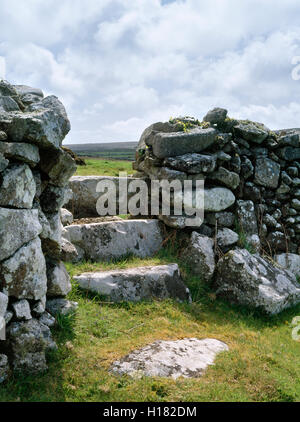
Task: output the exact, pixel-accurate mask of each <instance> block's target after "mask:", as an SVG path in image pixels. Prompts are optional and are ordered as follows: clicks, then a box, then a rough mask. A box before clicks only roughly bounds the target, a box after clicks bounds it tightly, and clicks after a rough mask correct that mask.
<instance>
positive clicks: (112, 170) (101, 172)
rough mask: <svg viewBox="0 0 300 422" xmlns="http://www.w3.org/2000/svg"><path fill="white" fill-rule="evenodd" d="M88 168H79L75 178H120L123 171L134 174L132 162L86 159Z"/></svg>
mask: <svg viewBox="0 0 300 422" xmlns="http://www.w3.org/2000/svg"><path fill="white" fill-rule="evenodd" d="M85 162H86V166H78V167H77V171H76V173H75V176H117V177H118V176H119V173H120V172H121V171H126V172H127V173H128V175H129V174H133V173H134V171H133V170H132V162H131V161H124V160H109V159H107V160H106V159H99V158H98V159H97V158H85Z"/></svg>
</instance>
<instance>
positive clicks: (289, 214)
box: [134, 108, 300, 255]
mask: <svg viewBox="0 0 300 422" xmlns="http://www.w3.org/2000/svg"><path fill="white" fill-rule="evenodd" d="M299 133H300V130H299V129H287V130H278V131H271V130H270V129H269V128H267V127H266V126H265V125H263V124H261V123H257V122H252V121H249V120H236V119H231V118H229V117H228V116H227V110H225V109H220V108H218V109H214V110H211V111H210V112H208V113H207V115H206V116H205V117H204V118H203V120H202V121H201V122H200V121H199V120H196V119H194V118H189V117H183V118H178V119H170V121H169V122H165V123H162V122H158V123H154V124H153V125H151V126H150V127H148V128H147V129H146V130H145V131H144V132H143V134H142V136H141V139H140V142H139V145H138V148H137V154H136V161H135V163H134V169H135V170H137V171H138V174H137V175H139V176H140V177H143V178H145V177H146V178H147V179H148V180H149V181H151V180H152V179H155V180H162V179H167V180H169V181H172V180H176V179H177V180H182V181H183V180H188V179H189V180H191V179H192V180H197V179H199V180H200V179H204V181H205V219H204V223H203V224H202V225H201V226H200V227H186V224H185V223H186V216H184V215H183V216H176V215H173V216H164V215H160V216H159V218H160V219H161V220H163V221H164V222H165V224H167V225H169V226H171V227H175V228H178V229H184V228H187V229H188V228H192V229H193V230H197V231H199V232H200V233H202V234H204V235H207V236H209V237H213V236H217V234H218V231H219V230H221V229H223V228H227V229H230V230H233V231H234V232H236V233H238V234H239V236H240V238H242V239H243V242H244V244H245V245H247V246H248V247H249V248H252V249H254V250H256V251H259V250H260V251H262V250H264V251H265V252H267V253H268V254H269V255H274V254H275V253H278V252H280V251H284V252H293V253H297V252H298V248H299V245H300V215H299V211H300V162H299V158H300V142H299ZM193 193H195V192H193ZM180 199H181V198H180ZM175 202H176V197H174V198H173V205H175ZM171 203H172V202H171ZM225 232H226V231H225ZM228 233H230V232H228V231H227V234H228Z"/></svg>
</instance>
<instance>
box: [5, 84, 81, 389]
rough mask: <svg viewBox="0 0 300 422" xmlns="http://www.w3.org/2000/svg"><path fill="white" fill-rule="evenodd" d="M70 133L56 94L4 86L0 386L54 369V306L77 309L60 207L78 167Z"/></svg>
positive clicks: (57, 308) (64, 200) (20, 86)
mask: <svg viewBox="0 0 300 422" xmlns="http://www.w3.org/2000/svg"><path fill="white" fill-rule="evenodd" d="M69 130H70V123H69V120H68V117H67V114H66V111H65V108H64V106H63V105H62V103H61V102H60V101H59V100H58V98H57V97H55V96H48V97H46V98H45V97H44V94H43V92H42V91H41V90H40V89H35V88H31V87H28V86H23V85H11V84H9V83H8V82H6V81H3V80H2V81H0V240H1V244H0V321H2V331H1V335H2V340H0V382H1V381H3V380H4V379H5V378H6V377H7V376H8V373H9V371H10V370H24V371H29V372H39V371H42V370H45V369H46V368H47V364H46V358H45V352H46V351H47V350H48V349H53V348H55V347H56V345H55V343H54V341H53V340H52V337H51V332H50V328H49V327H51V326H52V325H53V324H54V323H55V319H54V316H55V312H53V309H55V310H56V311H57V310H63V309H64V308H68V309H69V308H70V309H71V308H72V304H70V303H68V302H67V301H62V298H63V297H64V296H65V295H66V294H67V293H68V292H69V291H70V289H71V284H70V279H69V275H68V273H67V271H66V270H65V268H64V266H63V264H62V263H61V262H60V251H61V221H60V208H61V206H62V205H63V203H64V202H66V191H67V184H68V180H69V178H70V176H71V175H72V174H73V173H74V172H75V170H76V165H75V162H74V160H73V158H72V157H71V156H70V155H69V154H68V153H67V152H65V151H64V150H63V149H62V148H61V145H62V140H63V139H64V137H65V136H66V134H67V133H68V132H69ZM57 298H59V299H57ZM57 301H58V302H57ZM47 309H48V310H50V311H51V312H47ZM51 314H52V315H51ZM3 319H4V321H5V324H4V323H3ZM4 337H6V340H5V341H4V340H3V338H4Z"/></svg>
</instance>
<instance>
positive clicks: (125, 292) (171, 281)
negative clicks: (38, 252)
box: [74, 264, 191, 302]
mask: <svg viewBox="0 0 300 422" xmlns="http://www.w3.org/2000/svg"><path fill="white" fill-rule="evenodd" d="M74 279H75V280H76V281H77V282H78V284H79V286H80V287H81V288H83V289H86V290H89V291H91V292H94V293H98V294H102V295H107V296H110V298H111V300H112V301H114V302H124V301H130V302H138V301H141V300H151V299H153V298H155V299H168V298H174V299H178V300H179V301H185V300H188V301H191V298H190V292H189V289H188V288H187V287H186V286H185V284H184V283H183V281H182V279H181V276H180V271H179V268H178V265H177V264H169V265H157V266H147V267H137V268H129V269H126V270H113V271H103V272H94V273H83V274H81V275H80V276H77V277H74Z"/></svg>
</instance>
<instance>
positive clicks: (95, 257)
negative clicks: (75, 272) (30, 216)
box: [63, 219, 163, 261]
mask: <svg viewBox="0 0 300 422" xmlns="http://www.w3.org/2000/svg"><path fill="white" fill-rule="evenodd" d="M63 236H64V238H65V239H67V240H68V241H69V242H71V243H72V244H73V245H74V246H75V247H76V249H78V251H79V252H80V254H79V255H80V256H84V258H85V259H87V260H89V259H91V260H92V261H110V260H112V259H116V258H120V257H122V256H124V255H128V254H132V255H135V256H138V257H140V258H145V257H148V256H152V255H154V254H155V253H156V252H157V251H158V250H159V249H160V248H161V245H162V242H163V234H162V226H161V223H160V222H159V221H158V220H154V219H149V220H148V219H143V220H142V219H139V220H121V221H108V222H103V223H92V224H73V225H70V226H66V227H65V228H64V235H63Z"/></svg>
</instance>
